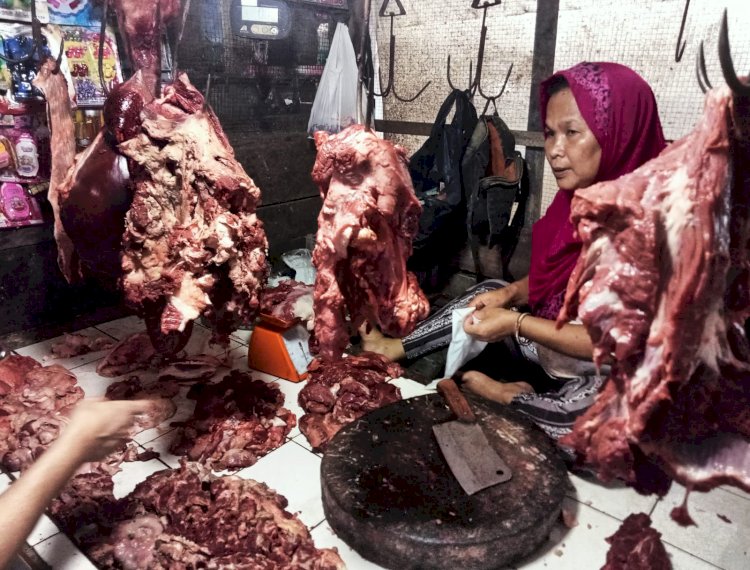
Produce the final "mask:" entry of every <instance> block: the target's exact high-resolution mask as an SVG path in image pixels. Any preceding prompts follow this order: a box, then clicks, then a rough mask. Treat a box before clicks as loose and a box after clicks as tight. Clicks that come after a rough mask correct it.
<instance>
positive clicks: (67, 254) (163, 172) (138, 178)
mask: <svg viewBox="0 0 750 570" xmlns="http://www.w3.org/2000/svg"><path fill="white" fill-rule="evenodd" d="M115 7H116V9H117V15H118V21H119V25H120V29H121V30H122V32H123V35H124V37H125V41H126V45H127V50H128V53H129V55H130V58H131V61H132V62H133V65H134V68H135V69H137V70H138V71H137V72H136V73H135V75H134V76H133V77H132V78H131V79H129V80H128V81H127V82H126V83H124V84H123V85H120V86H118V87H117V88H116V89H114V90H113V91H112V92H111V93H110V94H109V96H108V98H107V101H106V103H105V107H104V120H105V127H104V128H103V130H102V131H101V132H100V133H99V134H98V135H97V137H96V138H95V139H94V141H93V143H92V144H91V146H90V147H89V148H88V149H87V150H86V151H85V152H83V153H82V154H80V155H79V156H78V157H77V158H76V160H75V163H74V164H73V166H72V167H71V168H70V169H69V170H68V171H67V175H66V176H65V177H64V180H62V181H57V183H55V184H54V188H51V190H50V197H51V199H52V200H53V209H54V210H55V214H56V238H57V241H58V249H59V252H60V261H61V262H60V266H61V269H62V270H63V273H64V274H65V276H66V278H67V279H68V280H69V281H73V280H75V279H76V278H80V277H81V276H82V274H83V270H85V271H86V272H89V273H91V274H94V275H96V276H98V277H100V278H101V279H103V280H105V281H109V282H118V283H119V284H120V285H121V286H122V288H123V290H124V293H125V298H126V301H127V302H128V303H129V304H130V305H131V306H132V307H134V308H135V309H136V310H137V311H138V312H139V313H140V314H141V315H142V316H143V317H144V318H145V320H146V325H147V328H148V331H149V336H150V338H151V340H152V342H153V343H154V346H155V348H156V349H157V351H159V352H165V353H174V352H176V351H177V350H179V349H180V348H182V346H184V344H185V343H186V342H187V340H188V338H189V335H190V332H191V327H192V321H193V320H194V319H195V318H197V317H198V316H200V315H203V316H206V317H207V318H208V319H209V320H210V321H211V322H212V324H213V325H214V339H215V340H218V341H220V342H223V341H226V339H227V337H228V334H229V332H231V331H232V330H234V329H235V328H236V327H237V326H238V325H239V324H240V323H246V322H248V321H250V320H251V319H252V317H253V316H254V314H255V311H256V310H257V305H258V295H259V291H260V288H261V284H262V283H263V282H265V277H266V271H267V270H266V265H265V249H266V247H267V243H266V238H265V233H264V232H263V228H262V225H261V223H260V222H259V221H258V219H257V218H256V216H255V208H256V206H257V204H258V201H259V197H260V192H259V190H258V188H257V187H256V186H255V184H254V183H253V181H252V180H251V179H250V178H249V177H248V176H247V174H246V173H245V172H244V170H243V169H242V167H241V166H240V164H239V163H238V162H237V161H236V160H235V158H234V153H233V151H232V148H231V146H230V145H229V141H228V140H227V138H226V136H225V135H224V133H223V131H222V129H221V126H220V125H219V122H218V120H217V119H216V116H215V115H214V114H213V113H212V112H211V110H210V109H208V108H207V107H206V105H205V102H204V100H203V97H202V95H201V94H200V93H199V92H198V91H197V90H196V89H195V88H194V87H193V86H192V85H191V84H190V82H189V81H188V80H187V77H186V76H185V75H184V74H181V75H179V76H178V78H177V80H176V81H175V82H174V84H172V85H169V86H168V87H167V88H166V89H165V90H164V94H163V96H161V97H159V94H160V93H161V88H160V76H161V57H160V54H161V50H160V38H161V31H162V28H163V25H164V22H166V21H168V20H169V19H170V18H172V17H173V16H174V15H175V14H176V13H177V9H178V7H179V2H177V1H176V0H137V1H136V0H116V1H115ZM57 105H58V102H56V101H55V100H53V99H52V100H50V108H51V109H52V108H53V107H55V106H57ZM51 116H52V117H53V118H54V115H51ZM68 122H69V121H68ZM51 128H52V131H53V138H54V132H55V130H60V131H61V132H63V131H64V130H65V129H66V128H68V123H67V122H65V121H63V120H62V119H61V121H60V125H57V124H55V122H52V123H51ZM53 146H54V142H53ZM54 160H55V153H54V149H53V171H54V170H58V171H60V170H65V168H66V165H65V164H63V163H62V162H61V164H60V165H59V167H58V168H56V165H55V164H54Z"/></svg>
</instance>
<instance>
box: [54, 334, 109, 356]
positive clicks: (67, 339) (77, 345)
mask: <svg viewBox="0 0 750 570" xmlns="http://www.w3.org/2000/svg"><path fill="white" fill-rule="evenodd" d="M114 345H115V341H114V340H113V339H112V338H110V337H108V336H97V337H93V336H89V335H85V334H80V333H65V334H64V335H63V339H62V340H61V341H58V342H56V343H54V344H53V345H52V348H51V350H52V354H54V355H55V356H56V357H57V358H71V357H73V356H78V355H80V354H88V353H89V352H98V351H100V350H107V349H110V348H112V347H113V346H114Z"/></svg>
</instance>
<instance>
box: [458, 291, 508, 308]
mask: <svg viewBox="0 0 750 570" xmlns="http://www.w3.org/2000/svg"><path fill="white" fill-rule="evenodd" d="M508 289H509V287H503V288H502V289H495V290H494V291H487V292H486V293H480V294H479V295H477V296H476V297H474V298H473V299H472V300H471V302H470V303H469V307H474V308H476V309H483V308H494V307H499V308H501V309H508V308H510V307H511V306H512V305H513V292H512V291H509V290H508Z"/></svg>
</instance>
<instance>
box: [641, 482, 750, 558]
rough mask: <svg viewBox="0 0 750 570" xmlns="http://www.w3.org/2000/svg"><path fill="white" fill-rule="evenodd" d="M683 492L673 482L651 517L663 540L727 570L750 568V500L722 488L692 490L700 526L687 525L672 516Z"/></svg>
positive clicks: (691, 503)
mask: <svg viewBox="0 0 750 570" xmlns="http://www.w3.org/2000/svg"><path fill="white" fill-rule="evenodd" d="M684 495H685V489H684V487H682V486H681V485H677V484H674V485H672V489H670V491H669V493H667V495H666V496H665V497H664V498H663V499H662V500H661V501H659V503H658V504H657V505H656V509H654V514H653V516H652V517H651V518H652V519H653V521H654V527H655V528H656V529H657V530H658V531H659V532H661V533H662V539H663V540H664V541H665V542H667V543H669V544H673V545H674V546H677V547H678V548H681V549H682V550H685V551H687V552H689V553H691V554H694V555H695V556H697V557H698V558H701V559H703V560H705V561H707V562H710V563H711V564H714V565H716V566H718V567H720V568H724V569H725V570H745V569H747V568H750V532H748V528H750V501H749V500H747V499H744V498H741V497H739V496H737V495H734V494H732V493H728V492H727V491H725V490H723V489H714V490H713V491H711V492H709V493H691V494H690V499H689V500H688V511H689V512H690V516H691V517H692V518H693V520H694V521H695V522H696V524H697V525H698V526H690V527H687V528H684V527H681V526H680V525H678V524H677V523H676V522H674V521H673V520H672V519H671V517H670V516H669V514H670V512H671V511H672V509H673V508H674V507H676V506H678V505H680V504H682V499H683V497H684ZM727 521H729V522H727Z"/></svg>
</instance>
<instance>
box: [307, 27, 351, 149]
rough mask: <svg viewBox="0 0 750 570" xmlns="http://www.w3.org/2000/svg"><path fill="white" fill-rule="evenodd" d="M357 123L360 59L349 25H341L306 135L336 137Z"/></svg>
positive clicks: (324, 71)
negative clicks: (326, 133)
mask: <svg viewBox="0 0 750 570" xmlns="http://www.w3.org/2000/svg"><path fill="white" fill-rule="evenodd" d="M356 122H357V57H356V55H355V53H354V46H353V45H352V40H351V39H350V38H349V30H348V28H347V27H346V25H344V24H342V23H339V24H338V25H337V26H336V32H335V33H334V35H333V41H332V42H331V50H330V52H329V53H328V60H327V61H326V65H325V68H324V69H323V75H322V76H321V78H320V84H319V85H318V90H317V92H316V93H315V100H314V101H313V106H312V110H311V111H310V120H309V122H308V123H307V132H308V133H310V134H311V135H312V134H314V133H315V131H326V132H328V133H331V134H334V133H338V132H339V131H341V130H343V129H345V128H346V127H348V126H350V125H353V124H355V123H356Z"/></svg>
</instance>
